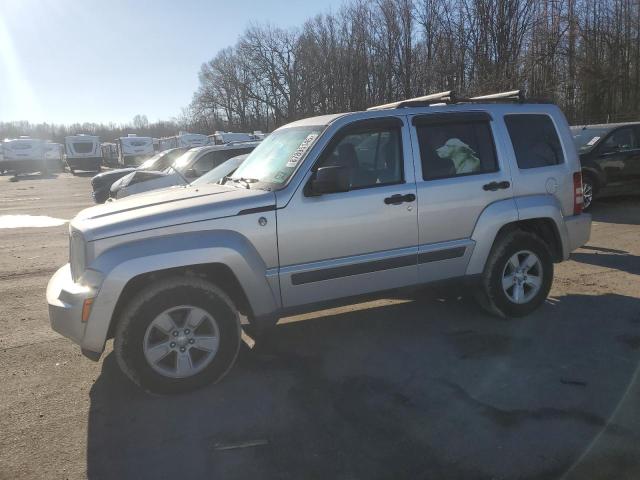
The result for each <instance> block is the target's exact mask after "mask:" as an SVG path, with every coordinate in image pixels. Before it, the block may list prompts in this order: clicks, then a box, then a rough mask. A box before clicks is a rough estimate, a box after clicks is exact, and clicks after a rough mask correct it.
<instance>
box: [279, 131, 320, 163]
mask: <svg viewBox="0 0 640 480" xmlns="http://www.w3.org/2000/svg"><path fill="white" fill-rule="evenodd" d="M317 136H318V134H317V133H310V134H309V135H307V137H306V138H305V139H304V140H303V141H302V143H301V144H300V146H299V147H298V148H296V151H295V152H293V154H292V155H291V158H290V159H289V161H288V162H287V165H286V166H287V167H295V166H296V165H297V164H298V161H299V160H300V158H302V155H304V152H306V151H307V149H308V148H309V145H311V143H312V142H313V141H314V140H315V139H316V137H317Z"/></svg>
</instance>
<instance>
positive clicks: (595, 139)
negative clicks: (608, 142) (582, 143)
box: [587, 137, 600, 147]
mask: <svg viewBox="0 0 640 480" xmlns="http://www.w3.org/2000/svg"><path fill="white" fill-rule="evenodd" d="M598 140H600V137H593V138H592V139H591V140H589V143H587V145H589V146H590V147H591V146H592V145H593V144H595V143H596V142H597V141H598Z"/></svg>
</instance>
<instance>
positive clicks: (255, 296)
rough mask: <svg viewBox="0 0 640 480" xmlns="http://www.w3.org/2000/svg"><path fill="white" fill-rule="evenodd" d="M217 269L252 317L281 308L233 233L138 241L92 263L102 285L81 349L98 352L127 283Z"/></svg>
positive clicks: (259, 264) (256, 261) (250, 252)
mask: <svg viewBox="0 0 640 480" xmlns="http://www.w3.org/2000/svg"><path fill="white" fill-rule="evenodd" d="M207 263H220V264H224V265H226V266H227V267H228V268H229V269H230V270H231V271H232V272H233V273H234V275H235V276H236V278H237V279H238V281H239V282H240V285H241V286H242V287H243V289H244V291H245V293H246V294H247V299H248V301H249V304H250V306H251V309H252V311H253V313H254V315H255V316H263V315H268V314H271V313H272V312H274V311H276V310H277V309H278V308H279V307H280V302H279V300H278V299H279V292H274V291H273V290H272V288H271V286H270V284H269V281H268V279H267V268H266V265H265V263H264V261H263V260H262V257H260V255H259V254H258V252H257V251H256V249H255V248H254V247H253V245H251V243H250V242H249V241H248V240H247V239H246V238H245V237H244V236H242V235H240V234H239V233H237V232H233V231H229V230H209V231H206V232H191V233H183V234H177V235H169V236H164V237H158V238H151V239H143V240H138V241H133V242H130V243H125V244H122V245H118V246H116V247H114V248H112V249H109V250H107V251H106V252H104V253H103V254H102V255H100V256H99V257H98V258H96V259H95V260H94V261H93V262H92V263H91V265H90V266H89V268H90V269H93V270H97V271H99V272H101V273H102V275H103V276H104V279H103V281H102V284H101V286H100V290H99V292H98V295H97V296H96V298H95V300H94V303H93V307H92V309H91V315H90V317H89V321H88V322H87V329H86V331H85V337H84V341H83V345H84V347H85V348H87V349H89V350H94V351H102V350H103V349H104V343H105V341H106V338H107V334H108V331H109V326H110V324H111V322H112V320H113V313H114V309H115V306H116V305H117V302H118V299H119V298H120V295H121V294H122V292H123V290H124V288H125V286H126V284H127V282H129V281H130V280H131V279H133V278H135V277H137V276H139V275H142V274H146V273H152V272H158V271H162V270H167V269H171V268H176V267H185V266H190V265H201V264H207Z"/></svg>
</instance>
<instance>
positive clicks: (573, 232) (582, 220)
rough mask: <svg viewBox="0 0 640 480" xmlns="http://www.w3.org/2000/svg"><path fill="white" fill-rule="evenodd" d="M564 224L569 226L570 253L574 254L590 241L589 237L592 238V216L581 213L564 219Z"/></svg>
mask: <svg viewBox="0 0 640 480" xmlns="http://www.w3.org/2000/svg"><path fill="white" fill-rule="evenodd" d="M564 223H565V225H566V226H567V240H568V243H569V252H573V251H574V250H576V249H578V248H580V247H582V246H583V245H585V244H586V243H587V242H588V241H589V237H590V236H591V215H590V214H588V213H581V214H580V215H572V216H570V217H564Z"/></svg>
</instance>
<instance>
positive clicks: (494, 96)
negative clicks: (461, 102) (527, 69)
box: [467, 90, 525, 102]
mask: <svg viewBox="0 0 640 480" xmlns="http://www.w3.org/2000/svg"><path fill="white" fill-rule="evenodd" d="M467 100H468V101H470V102H482V101H485V100H505V101H518V102H524V101H525V98H524V94H523V93H522V90H511V91H509V92H500V93H491V94H489V95H479V96H477V97H471V98H469V99H467Z"/></svg>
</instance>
